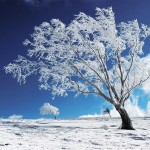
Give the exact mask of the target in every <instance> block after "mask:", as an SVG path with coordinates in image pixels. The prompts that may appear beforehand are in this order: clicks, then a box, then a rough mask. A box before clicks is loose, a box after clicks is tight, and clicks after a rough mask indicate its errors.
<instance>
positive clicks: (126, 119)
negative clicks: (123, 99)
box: [116, 106, 135, 130]
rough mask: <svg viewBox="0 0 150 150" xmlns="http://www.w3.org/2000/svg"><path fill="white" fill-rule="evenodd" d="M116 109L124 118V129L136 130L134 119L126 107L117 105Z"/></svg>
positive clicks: (122, 127) (122, 126)
mask: <svg viewBox="0 0 150 150" xmlns="http://www.w3.org/2000/svg"><path fill="white" fill-rule="evenodd" d="M116 110H117V111H118V112H119V114H120V116H121V119H122V125H121V128H120V129H122V130H135V129H134V128H133V126H132V121H131V119H130V117H129V115H128V113H127V111H126V110H125V109H124V107H122V106H120V107H116Z"/></svg>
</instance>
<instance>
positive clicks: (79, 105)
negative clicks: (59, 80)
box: [0, 0, 150, 118]
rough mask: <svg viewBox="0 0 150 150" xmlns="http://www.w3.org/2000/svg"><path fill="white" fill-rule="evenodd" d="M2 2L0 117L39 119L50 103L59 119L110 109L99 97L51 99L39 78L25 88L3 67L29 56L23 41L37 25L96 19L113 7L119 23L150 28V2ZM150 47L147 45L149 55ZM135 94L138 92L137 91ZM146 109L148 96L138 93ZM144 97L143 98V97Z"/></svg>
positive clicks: (136, 0) (0, 2)
mask: <svg viewBox="0 0 150 150" xmlns="http://www.w3.org/2000/svg"><path fill="white" fill-rule="evenodd" d="M49 1H50V2H48V0H47V2H46V0H0V117H4V118H7V117H8V116H10V115H12V114H19V115H23V116H24V118H40V117H42V116H41V115H40V114H39V107H40V106H41V105H42V104H43V103H44V102H49V103H51V104H52V105H54V106H56V107H58V108H59V110H60V116H59V117H60V118H75V117H78V116H80V115H85V114H95V113H100V112H101V110H103V109H105V108H106V107H111V106H108V103H106V102H105V101H104V100H103V99H101V98H100V97H96V96H92V95H91V96H88V97H84V96H79V97H77V98H74V97H73V94H70V95H69V96H68V97H66V98H63V97H56V99H55V100H52V99H51V93H50V92H47V91H43V90H41V91H40V90H39V89H38V83H37V81H36V79H37V77H30V78H28V79H27V83H26V84H25V85H21V86H20V85H19V84H18V83H17V82H16V80H14V79H13V78H12V77H11V75H6V74H5V72H4V70H3V67H4V66H5V65H7V64H8V63H10V62H12V61H13V60H14V59H16V58H17V55H24V56H25V55H26V47H24V46H23V45H22V42H23V41H24V40H25V39H27V38H29V37H30V34H31V33H32V32H33V28H34V26H35V25H37V26H38V25H40V24H41V23H42V22H44V21H50V20H51V19H52V18H58V19H60V20H61V21H63V22H65V23H66V24H67V23H69V22H70V21H71V20H72V19H73V18H74V15H75V14H78V13H79V12H80V11H81V12H84V13H86V14H88V15H90V16H94V14H95V8H96V7H100V8H103V7H105V8H107V7H109V6H112V8H113V10H114V12H115V16H116V21H117V22H118V23H119V22H121V21H130V20H133V19H138V21H139V22H140V23H144V24H147V25H149V26H150V0H49ZM148 44H150V43H147V44H146V46H145V51H146V53H149V51H148V48H149V46H148ZM135 92H136V91H135ZM137 93H138V94H139V96H140V99H141V101H140V102H139V105H141V107H143V108H145V107H146V102H147V101H148V97H147V96H146V95H144V93H141V91H140V92H137ZM141 95H142V96H141Z"/></svg>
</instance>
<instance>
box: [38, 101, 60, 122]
mask: <svg viewBox="0 0 150 150" xmlns="http://www.w3.org/2000/svg"><path fill="white" fill-rule="evenodd" d="M40 114H41V115H53V116H54V117H55V119H56V117H57V116H58V115H59V109H58V108H56V107H54V106H52V105H50V104H49V103H44V105H43V106H42V107H41V108H40Z"/></svg>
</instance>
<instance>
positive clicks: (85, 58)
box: [5, 7, 150, 105]
mask: <svg viewBox="0 0 150 150" xmlns="http://www.w3.org/2000/svg"><path fill="white" fill-rule="evenodd" d="M149 35H150V28H149V27H148V26H146V25H144V24H141V25H140V24H139V23H138V21H137V20H133V21H129V22H121V23H120V24H116V23H115V16H114V12H113V11H112V8H111V7H110V8H108V9H101V8H96V17H90V16H87V15H86V14H84V13H79V15H76V16H75V18H74V20H73V21H72V22H71V23H70V24H69V25H65V24H64V23H62V22H61V21H60V20H58V19H52V20H51V21H50V23H48V22H43V23H42V24H41V25H40V26H36V27H35V28H34V33H33V34H32V35H31V38H32V40H31V41H30V40H25V42H24V45H26V46H29V47H30V48H29V49H28V59H29V60H27V59H25V58H24V57H22V56H19V57H18V59H17V60H16V61H15V62H14V63H13V64H12V63H11V64H8V65H7V66H6V67H5V71H6V73H12V74H13V77H14V78H16V79H17V81H18V82H20V83H21V82H23V83H24V82H25V81H26V78H27V77H28V76H30V75H32V74H37V73H38V74H39V75H40V76H39V83H40V88H43V89H45V90H51V91H52V94H53V96H54V97H55V96H56V95H60V96H67V95H68V92H75V93H76V94H77V95H78V94H96V95H99V96H102V97H103V98H104V99H106V100H107V101H109V102H110V103H112V104H118V103H119V104H121V105H124V102H125V100H126V99H128V97H129V96H130V93H131V91H132V89H134V88H135V87H137V86H138V85H141V84H142V83H144V82H145V81H146V80H147V79H148V78H149V77H150V68H149V67H147V66H148V62H147V61H143V60H144V55H143V53H144V52H143V46H144V40H145V39H146V38H147V37H148V36H149ZM106 91H107V92H106Z"/></svg>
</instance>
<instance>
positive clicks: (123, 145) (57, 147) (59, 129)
mask: <svg viewBox="0 0 150 150" xmlns="http://www.w3.org/2000/svg"><path fill="white" fill-rule="evenodd" d="M132 120H133V125H134V127H135V129H136V130H133V131H130V130H121V129H119V125H120V123H121V120H120V119H119V118H87V119H86V118H84V119H68V120H51V119H50V120H48V119H38V120H25V119H22V120H10V119H0V150H64V149H65V150H100V149H101V150H107V149H109V150H110V149H112V150H130V149H132V150H150V126H149V125H150V118H132Z"/></svg>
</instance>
